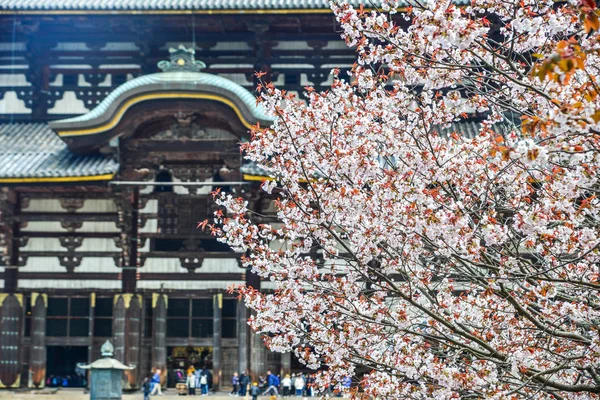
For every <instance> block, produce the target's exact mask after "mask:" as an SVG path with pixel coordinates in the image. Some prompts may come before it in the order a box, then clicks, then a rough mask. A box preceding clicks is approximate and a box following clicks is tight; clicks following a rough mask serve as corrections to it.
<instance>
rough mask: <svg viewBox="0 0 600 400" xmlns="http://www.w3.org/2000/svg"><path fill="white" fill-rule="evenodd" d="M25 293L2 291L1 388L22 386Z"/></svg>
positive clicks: (0, 328)
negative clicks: (22, 329)
mask: <svg viewBox="0 0 600 400" xmlns="http://www.w3.org/2000/svg"><path fill="white" fill-rule="evenodd" d="M22 316H23V295H22V294H18V293H17V294H14V293H0V388H18V387H19V386H21V339H22V337H21V333H22V332H21V327H22Z"/></svg>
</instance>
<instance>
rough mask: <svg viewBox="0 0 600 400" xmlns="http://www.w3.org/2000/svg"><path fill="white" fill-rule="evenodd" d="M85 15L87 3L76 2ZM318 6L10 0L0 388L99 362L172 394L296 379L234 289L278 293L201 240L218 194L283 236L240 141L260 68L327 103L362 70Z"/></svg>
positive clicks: (255, 120)
mask: <svg viewBox="0 0 600 400" xmlns="http://www.w3.org/2000/svg"><path fill="white" fill-rule="evenodd" d="M82 4H85V5H82ZM327 7H328V1H326V0H322V1H321V0H294V1H292V0H279V1H269V0H257V1H246V0H222V1H221V0H219V1H211V0H191V1H183V0H181V1H179V0H166V1H160V2H156V1H150V0H121V1H114V0H90V1H86V2H81V1H74V0H73V1H72V0H60V1H58V0H57V1H55V0H28V1H14V0H0V256H1V257H0V290H1V293H0V387H2V388H18V387H24V386H29V387H37V388H40V387H44V386H45V385H47V384H50V385H54V384H55V380H58V379H60V380H61V382H60V384H62V380H63V379H67V382H68V384H69V385H71V386H77V385H82V384H83V382H82V380H78V378H77V374H78V368H77V365H78V363H89V362H91V361H93V360H95V359H97V358H98V357H99V356H100V346H101V345H102V344H103V343H104V342H105V341H106V340H107V339H110V340H111V341H112V343H113V344H114V346H115V358H117V359H119V360H120V361H121V362H123V363H125V364H127V365H133V366H136V368H135V369H133V370H132V371H127V372H126V382H125V387H126V388H127V389H135V388H138V387H139V385H140V383H141V380H142V378H143V377H144V376H145V375H147V374H148V373H149V372H150V371H152V370H155V369H161V371H162V372H163V375H164V383H168V384H170V385H172V384H174V379H176V378H175V374H176V372H177V371H185V370H186V369H187V368H189V367H190V366H191V365H193V366H195V367H196V368H198V367H203V366H207V367H208V368H210V369H211V371H212V375H213V385H214V387H215V389H218V388H219V387H222V386H226V385H228V384H229V382H230V380H231V379H230V378H231V376H232V374H233V372H234V371H245V370H248V371H250V373H251V374H252V375H253V376H256V375H258V374H262V373H265V372H266V371H267V370H268V369H270V370H272V371H277V372H287V371H289V370H290V369H291V368H293V365H292V364H293V361H292V357H291V355H290V354H284V355H279V354H272V353H270V352H268V351H267V350H266V349H265V348H264V347H263V345H262V341H261V338H260V337H259V336H257V335H253V334H251V332H250V331H249V330H248V327H247V324H246V320H247V318H248V312H247V310H246V309H245V307H244V306H243V304H241V303H240V301H238V300H237V299H236V297H235V296H234V295H233V294H230V293H229V292H228V291H227V288H228V287H230V286H232V285H236V284H241V283H248V284H250V285H252V286H253V287H255V288H260V289H261V290H264V291H268V290H271V289H272V287H271V286H270V285H269V282H261V281H260V279H258V277H257V276H255V275H253V274H251V273H250V272H249V271H246V270H244V269H243V268H242V267H241V265H240V263H239V258H240V256H241V255H240V254H237V253H235V252H233V251H232V250H231V249H229V248H228V247H227V246H225V245H223V244H221V243H219V242H217V241H216V240H215V239H214V238H212V237H211V236H210V235H208V234H206V233H205V232H203V231H202V230H198V229H197V224H198V222H199V221H203V220H204V219H206V218H210V217H211V215H212V213H213V211H214V210H215V204H214V203H213V202H212V197H211V196H210V194H209V193H210V192H211V191H213V190H215V189H217V188H220V189H221V190H222V191H230V192H232V193H235V194H236V195H241V196H244V197H245V198H247V199H248V201H249V203H250V205H251V207H252V208H253V209H254V210H256V211H257V212H259V213H260V214H261V215H263V219H264V220H265V221H269V222H273V221H275V219H274V212H273V206H272V201H273V199H272V198H270V197H269V196H268V195H266V193H264V192H262V191H261V190H260V189H259V186H260V184H261V181H262V180H263V178H264V176H263V175H264V174H263V173H262V171H261V170H260V169H259V168H257V167H256V166H254V165H251V164H248V163H247V162H246V161H245V160H244V159H243V154H240V149H239V144H240V142H243V141H245V140H247V139H248V129H249V127H250V126H252V125H256V124H259V125H261V126H268V125H269V124H270V123H271V121H272V119H271V117H270V116H268V115H265V113H264V111H263V110H262V109H261V108H260V107H259V106H257V104H256V101H255V97H254V95H253V93H252V90H253V87H254V86H255V84H256V82H255V76H254V72H255V71H265V72H266V73H267V75H266V76H265V77H263V79H267V80H270V81H272V82H274V83H275V84H277V85H278V86H280V87H283V88H285V89H287V90H290V91H296V92H301V91H302V88H303V87H304V86H306V85H312V86H315V87H316V88H317V89H323V88H325V87H326V86H327V85H328V84H329V83H330V79H331V78H330V74H329V73H330V70H331V69H332V68H334V67H341V68H350V66H351V64H352V63H353V62H354V59H355V55H354V54H353V52H352V50H349V49H347V47H346V45H345V43H343V41H342V40H341V39H340V37H339V32H338V27H337V25H336V21H335V18H334V17H333V15H332V14H331V12H330V11H329V10H328V8H327Z"/></svg>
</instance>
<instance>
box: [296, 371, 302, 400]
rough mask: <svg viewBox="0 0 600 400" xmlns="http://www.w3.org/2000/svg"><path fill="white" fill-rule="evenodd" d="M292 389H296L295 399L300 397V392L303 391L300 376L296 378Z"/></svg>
mask: <svg viewBox="0 0 600 400" xmlns="http://www.w3.org/2000/svg"><path fill="white" fill-rule="evenodd" d="M294 387H295V388H296V397H302V392H303V391H304V377H303V376H302V374H300V375H298V376H297V377H296V381H295V382H294Z"/></svg>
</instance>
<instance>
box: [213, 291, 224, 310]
mask: <svg viewBox="0 0 600 400" xmlns="http://www.w3.org/2000/svg"><path fill="white" fill-rule="evenodd" d="M214 299H215V302H216V303H217V305H218V307H219V308H223V294H222V293H219V294H215V297H214Z"/></svg>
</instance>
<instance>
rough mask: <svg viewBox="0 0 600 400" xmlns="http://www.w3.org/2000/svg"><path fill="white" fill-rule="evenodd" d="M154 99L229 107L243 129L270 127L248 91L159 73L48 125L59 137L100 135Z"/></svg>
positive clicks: (192, 75)
mask: <svg viewBox="0 0 600 400" xmlns="http://www.w3.org/2000/svg"><path fill="white" fill-rule="evenodd" d="M158 99H204V100H212V101H217V102H220V103H223V104H225V105H227V106H228V107H230V108H231V109H232V110H233V111H234V112H235V113H236V115H237V116H238V118H239V119H240V121H241V122H242V124H244V125H245V126H246V127H247V128H250V126H251V125H255V124H256V123H258V124H260V125H270V124H271V123H272V121H273V118H271V117H269V116H268V115H267V114H266V113H265V112H264V110H263V108H262V107H261V106H260V105H257V104H256V99H255V97H254V96H253V95H252V93H250V92H249V91H248V90H246V89H244V88H243V87H242V86H240V85H238V84H237V83H235V82H232V81H230V80H229V79H226V78H223V77H220V76H217V75H212V74H206V73H202V72H188V71H176V72H159V73H155V74H150V75H145V76H141V77H139V78H135V79H132V80H130V81H128V82H125V83H124V84H122V85H121V86H119V87H118V88H116V89H115V90H114V91H113V92H112V93H111V94H109V95H108V96H107V97H106V98H105V99H104V100H103V101H102V102H101V103H100V104H99V105H98V106H97V107H95V108H94V109H93V110H92V111H90V112H88V113H86V114H83V115H80V116H78V117H74V118H69V119H63V120H59V121H54V122H51V123H50V124H49V125H50V127H51V128H52V129H53V130H54V131H56V132H57V133H58V135H59V136H61V137H73V136H81V135H93V134H97V133H104V132H107V131H109V130H110V129H112V128H113V127H115V126H116V125H117V124H118V123H119V122H120V121H121V119H122V118H123V116H124V115H125V114H126V112H127V110H128V109H129V108H131V107H132V106H133V105H135V104H139V103H141V102H144V101H148V100H158Z"/></svg>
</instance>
